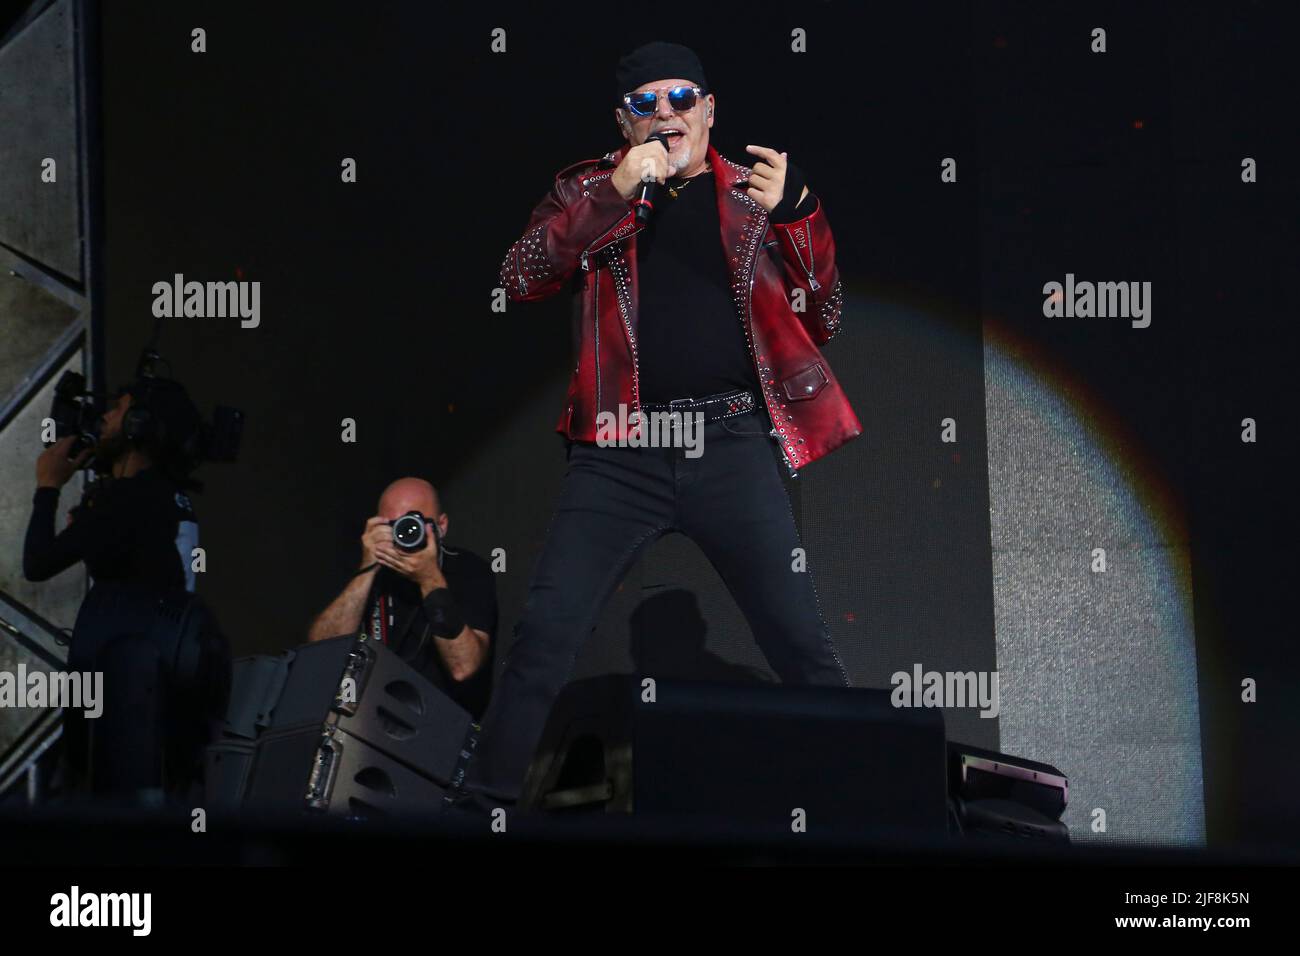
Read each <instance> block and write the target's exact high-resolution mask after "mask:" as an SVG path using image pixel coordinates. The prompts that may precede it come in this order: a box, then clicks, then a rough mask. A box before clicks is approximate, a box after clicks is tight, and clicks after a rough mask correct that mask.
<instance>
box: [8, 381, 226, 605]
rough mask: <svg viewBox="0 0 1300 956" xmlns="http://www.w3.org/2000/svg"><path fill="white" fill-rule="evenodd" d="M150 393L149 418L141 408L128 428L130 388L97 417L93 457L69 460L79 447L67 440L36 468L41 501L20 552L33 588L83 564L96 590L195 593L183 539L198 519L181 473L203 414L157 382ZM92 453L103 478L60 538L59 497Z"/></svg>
mask: <svg viewBox="0 0 1300 956" xmlns="http://www.w3.org/2000/svg"><path fill="white" fill-rule="evenodd" d="M149 386H150V388H151V390H152V394H151V395H150V396H149V409H148V412H147V413H146V412H145V411H144V410H143V408H141V407H137V408H136V411H135V413H134V416H133V418H132V419H131V421H130V422H128V421H127V418H128V415H131V408H132V404H133V402H134V401H135V397H134V396H133V394H132V391H131V390H130V389H123V390H122V391H121V392H120V393H119V394H118V396H117V397H116V398H115V399H114V400H113V401H112V402H110V404H109V407H108V410H107V411H105V412H104V414H103V416H102V418H101V419H100V430H99V439H98V442H97V443H96V444H95V446H94V447H93V448H92V449H88V450H86V451H84V452H82V453H81V454H80V455H78V456H77V458H75V459H72V460H70V459H69V458H68V451H69V449H70V448H71V447H72V443H73V441H74V440H75V439H74V437H73V436H70V435H69V436H66V437H64V438H61V439H59V440H58V441H57V442H55V443H54V444H53V445H52V446H50V447H49V448H47V449H45V451H44V452H43V453H42V454H41V456H40V457H39V458H38V459H37V460H36V496H35V499H34V502H33V508H32V517H31V521H30V522H29V523H28V525H27V538H26V541H25V543H24V547H23V574H24V576H25V577H26V578H27V580H29V581H45V580H48V579H49V578H52V577H53V576H54V575H56V574H58V573H59V572H61V571H64V570H66V569H68V568H70V567H72V566H73V565H74V564H77V563H78V562H81V561H84V562H85V563H86V569H87V570H88V571H89V572H90V576H91V577H92V578H94V579H95V581H96V582H99V581H118V582H123V583H128V584H133V585H140V586H147V587H156V588H164V589H166V588H178V587H179V588H186V587H188V586H190V585H189V579H188V577H187V569H188V567H189V561H188V556H189V555H188V553H186V555H184V560H183V557H182V554H181V552H180V551H179V550H178V546H177V537H178V534H180V533H181V532H182V531H184V530H185V526H190V527H193V522H194V515H193V511H192V509H191V507H190V502H189V499H188V497H186V495H185V494H184V493H183V492H182V490H181V479H180V476H179V475H177V474H176V469H177V468H178V466H179V462H178V458H179V454H180V453H179V450H178V449H179V448H180V446H181V445H182V444H183V443H184V442H185V441H186V440H188V439H189V438H190V437H191V436H192V435H193V434H194V433H195V432H197V430H198V428H199V424H200V416H199V413H198V410H197V409H196V408H195V406H194V404H193V402H191V401H190V399H189V396H188V395H186V394H185V391H184V388H183V387H182V386H181V385H180V384H179V383H175V382H170V381H166V380H154V381H152V382H150V383H149ZM135 388H136V389H137V390H138V389H139V388H140V386H135ZM146 420H147V421H148V423H149V424H145V421H146ZM92 455H93V456H94V467H95V469H96V471H98V472H100V474H101V475H102V476H103V477H102V478H101V480H100V481H98V482H96V484H95V485H94V486H93V487H92V488H91V489H90V491H89V492H88V494H87V495H86V497H85V499H84V500H83V501H82V502H81V504H79V505H77V506H76V507H74V508H73V509H72V512H71V513H70V515H69V524H68V526H67V527H66V528H65V529H64V530H62V531H60V532H57V533H56V531H55V527H54V524H55V514H56V512H57V511H58V505H59V492H60V490H61V489H62V488H63V486H64V485H65V484H67V482H68V481H69V479H71V478H72V476H73V475H74V474H76V472H77V470H78V469H79V468H81V467H82V465H83V464H85V463H86V461H87V460H88V459H89V458H90V457H91V456H92Z"/></svg>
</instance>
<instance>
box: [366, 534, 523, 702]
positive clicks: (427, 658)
mask: <svg viewBox="0 0 1300 956" xmlns="http://www.w3.org/2000/svg"><path fill="white" fill-rule="evenodd" d="M453 551H454V552H455V553H453ZM442 574H443V577H445V578H446V579H447V587H448V588H449V589H450V591H451V593H452V596H453V597H454V598H455V599H456V604H457V606H458V607H459V608H460V612H461V614H462V616H463V617H464V618H465V623H466V624H467V625H469V626H470V627H472V628H474V629H475V630H479V631H483V632H485V633H486V634H487V635H488V653H487V658H486V659H485V660H484V661H483V664H482V666H481V667H480V668H479V669H478V671H477V672H475V673H474V674H473V675H472V676H471V677H468V678H466V679H465V680H463V681H457V680H453V679H452V677H451V675H450V674H449V673H448V672H447V668H446V665H445V664H444V663H443V660H442V655H441V654H440V653H439V652H438V647H437V644H436V642H437V641H440V640H443V638H439V637H435V636H434V635H433V634H432V633H431V632H430V629H429V618H428V614H427V612H426V611H425V609H424V600H423V598H422V597H421V595H420V587H419V585H417V584H416V583H415V582H414V581H410V580H408V579H407V578H404V577H402V576H401V575H400V574H397V573H396V572H394V571H391V570H389V569H388V568H384V567H381V568H380V569H379V570H378V572H376V574H375V581H374V583H373V584H372V585H371V587H370V596H369V598H368V599H367V600H366V607H365V610H364V612H363V613H362V616H361V626H362V628H363V629H364V630H365V631H366V632H367V633H371V632H372V630H373V627H374V625H375V624H376V623H378V624H379V625H380V627H381V629H382V636H381V639H382V640H384V641H385V642H386V643H387V644H388V645H389V646H390V647H392V648H393V649H394V650H395V651H397V653H398V654H399V655H400V656H401V657H402V659H403V660H405V661H406V662H407V663H408V664H410V665H411V666H412V667H414V668H415V669H416V670H418V671H419V672H420V673H422V674H424V675H425V676H426V677H428V678H429V680H430V681H431V682H432V683H433V684H434V686H436V687H438V688H440V689H441V690H442V691H443V693H445V694H446V695H447V696H448V697H450V698H451V699H452V700H454V701H455V702H456V703H457V704H459V705H460V706H461V707H463V708H465V710H467V711H469V713H470V714H471V715H472V716H473V717H474V719H475V720H478V719H480V718H481V717H482V716H483V712H484V711H485V710H487V703H488V697H489V696H490V695H491V693H492V657H493V653H494V651H495V648H496V631H497V595H496V580H495V578H494V577H493V575H492V569H491V568H490V567H489V566H488V563H487V562H486V561H484V560H483V559H482V558H480V557H479V556H478V555H477V554H475V553H474V552H472V551H467V550H466V549H464V548H454V549H451V548H449V549H448V550H446V551H444V552H443V564H442ZM381 597H382V598H384V599H385V601H384V605H383V606H384V608H385V613H384V614H383V616H382V617H379V616H378V615H377V609H378V607H379V606H380V605H379V602H380V599H381Z"/></svg>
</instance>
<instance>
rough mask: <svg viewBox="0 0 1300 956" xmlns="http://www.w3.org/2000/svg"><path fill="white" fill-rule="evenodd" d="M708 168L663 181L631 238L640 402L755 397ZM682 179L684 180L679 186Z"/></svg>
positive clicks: (755, 384)
mask: <svg viewBox="0 0 1300 956" xmlns="http://www.w3.org/2000/svg"><path fill="white" fill-rule="evenodd" d="M714 179H715V177H714V175H713V173H712V172H711V171H705V172H703V173H700V174H699V175H697V176H692V177H691V178H690V179H689V180H680V179H669V180H668V182H669V184H670V185H673V186H675V187H676V188H677V198H676V199H673V198H672V197H671V196H670V194H669V192H668V188H667V187H666V186H661V187H660V189H659V199H658V200H657V201H656V203H655V213H654V215H653V216H652V217H651V219H650V223H649V225H647V226H646V228H645V229H643V230H642V231H641V232H639V233H637V237H636V253H637V340H638V341H637V346H638V351H637V365H638V374H639V379H640V393H641V401H643V402H667V401H671V400H672V399H675V398H701V397H703V396H705V395H714V394H717V393H718V392H729V391H734V390H735V389H738V388H747V389H749V390H750V391H752V392H753V393H754V394H755V395H758V394H759V388H758V378H757V376H756V375H755V373H754V363H753V361H752V359H751V358H750V355H749V348H748V345H747V344H746V342H745V330H744V326H743V325H742V324H741V323H742V320H741V317H740V316H739V315H738V314H737V312H736V305H735V302H734V301H733V298H732V293H731V287H730V283H731V273H730V270H729V269H728V267H727V258H726V251H725V250H724V249H723V248H722V224H721V221H720V220H719V218H718V193H717V186H716V184H715V183H714ZM683 183H685V185H682V184H683Z"/></svg>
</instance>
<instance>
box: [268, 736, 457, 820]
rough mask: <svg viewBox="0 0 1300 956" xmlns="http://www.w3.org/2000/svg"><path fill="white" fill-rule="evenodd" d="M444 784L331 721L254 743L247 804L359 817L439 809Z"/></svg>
mask: <svg viewBox="0 0 1300 956" xmlns="http://www.w3.org/2000/svg"><path fill="white" fill-rule="evenodd" d="M445 795H446V790H445V788H443V787H440V786H438V784H436V783H434V782H433V781H432V780H430V779H428V778H427V777H425V776H423V775H421V774H419V773H417V772H415V771H414V770H412V769H411V768H410V767H407V766H405V765H403V764H402V763H399V762H398V761H396V760H394V759H393V758H392V757H390V756H389V755H388V754H386V753H384V752H383V751H381V750H378V749H377V748H375V747H372V746H370V745H369V744H368V743H366V742H365V741H363V740H360V739H359V738H357V737H354V736H353V735H352V734H349V733H348V732H347V731H345V730H342V729H341V728H340V727H338V726H336V725H334V724H324V725H320V726H317V727H315V728H311V727H299V728H296V729H293V730H284V731H271V732H269V733H267V734H265V735H263V736H262V738H261V740H259V741H258V743H257V752H256V755H255V756H254V758H253V766H252V771H251V773H250V775H249V783H248V790H247V797H246V800H245V803H246V804H250V805H256V806H258V807H263V808H282V809H286V810H288V809H305V810H314V811H319V812H325V813H330V814H335V815H339V816H347V817H355V818H360V819H376V818H383V817H388V816H393V815H400V814H418V813H438V812H440V811H441V810H442V798H443V797H444V796H445Z"/></svg>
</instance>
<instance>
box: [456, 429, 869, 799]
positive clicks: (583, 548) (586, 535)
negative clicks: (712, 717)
mask: <svg viewBox="0 0 1300 956" xmlns="http://www.w3.org/2000/svg"><path fill="white" fill-rule="evenodd" d="M769 429H770V426H769V424H768V419H767V415H766V412H764V411H762V410H761V409H760V410H757V411H754V412H751V413H749V414H747V415H740V416H736V417H734V418H726V419H721V420H719V421H714V422H710V423H709V424H707V425H705V426H704V427H703V429H702V432H703V440H702V442H701V444H700V448H701V449H702V454H699V455H698V457H690V456H689V454H688V450H687V449H685V448H680V447H677V448H626V447H600V446H598V445H595V444H591V443H585V442H574V443H571V444H570V446H569V464H568V472H567V474H566V475H565V478H564V486H563V488H562V490H561V493H560V499H559V503H558V505H557V506H556V510H555V514H554V517H553V518H552V520H551V526H550V529H549V531H548V532H547V536H546V543H545V545H544V546H543V549H542V555H541V557H540V559H539V561H538V564H537V567H536V570H535V571H534V574H533V578H532V583H531V584H530V586H529V591H528V598H527V601H526V602H525V604H524V610H523V615H522V618H521V621H520V623H519V626H518V628H517V638H516V641H515V643H514V646H513V647H511V648H510V651H509V653H508V656H507V657H506V661H505V667H504V670H503V672H502V675H501V679H500V681H499V683H498V684H497V686H496V688H495V690H494V691H493V695H492V701H491V703H490V704H489V705H488V710H487V713H486V714H485V715H484V717H483V721H482V727H483V732H482V734H481V736H480V741H479V745H478V747H477V749H476V752H475V754H474V757H473V758H472V759H471V760H470V762H469V765H468V767H467V770H466V778H465V787H466V789H467V790H469V791H471V792H473V793H477V794H481V795H486V796H488V797H490V798H492V799H495V800H498V801H507V802H510V801H514V800H517V799H518V796H519V790H520V787H521V785H522V783H523V779H524V775H525V773H526V772H527V769H528V764H529V763H530V761H531V760H532V757H533V753H534V751H535V750H536V748H537V743H538V740H539V739H540V737H541V734H542V730H543V728H544V725H545V722H546V719H547V716H548V714H549V713H550V710H551V705H552V704H553V703H554V701H555V698H556V696H557V695H558V694H559V692H560V690H561V689H562V688H563V687H564V684H565V683H566V682H567V680H568V678H569V674H570V672H571V671H572V669H573V662H574V658H575V657H576V656H577V653H578V651H579V650H580V649H581V647H582V645H583V643H584V642H585V641H586V640H587V638H588V637H589V636H590V634H591V632H592V629H593V628H594V627H595V625H596V621H597V619H598V617H599V615H600V612H601V609H602V608H603V607H604V605H605V602H606V601H607V600H608V599H609V596H610V595H611V594H612V593H613V591H614V589H615V588H616V587H617V586H618V584H619V582H620V581H621V580H622V579H623V578H624V576H625V575H626V574H627V571H628V569H629V568H630V567H631V566H632V565H633V563H634V562H635V561H636V559H637V557H638V556H639V555H640V553H641V552H642V550H643V549H645V548H646V547H647V546H648V545H649V544H651V543H652V542H653V541H654V540H655V539H656V538H659V537H661V536H663V535H665V534H668V533H670V532H674V531H677V532H681V533H683V534H686V535H687V536H689V537H690V538H691V539H692V540H693V541H695V543H696V544H697V545H699V547H700V549H701V550H702V551H703V552H704V554H705V555H706V556H707V557H708V559H709V560H710V561H711V562H712V564H713V566H714V568H716V569H717V571H718V574H719V575H720V576H721V578H722V580H723V582H724V583H725V584H726V585H727V588H728V589H729V590H730V592H731V595H732V597H733V598H734V599H735V601H736V604H737V605H738V606H739V607H740V609H741V611H742V612H743V613H744V615H745V618H746V620H747V621H748V622H749V626H750V629H751V630H752V632H753V634H754V637H755V639H756V640H757V641H758V645H759V647H760V648H761V649H762V652H763V654H764V655H765V656H766V658H767V661H768V663H769V664H770V665H771V666H772V669H773V670H774V671H776V673H777V675H778V676H779V677H780V678H781V680H782V681H784V682H786V683H790V684H824V685H834V686H839V687H844V686H848V685H849V678H848V673H847V671H845V669H844V665H843V663H842V662H841V661H840V658H839V655H838V654H836V652H835V647H834V646H833V645H832V643H831V640H830V632H829V630H828V628H827V627H826V624H825V622H824V621H823V620H822V616H821V612H820V608H819V606H818V602H817V595H816V592H815V591H814V588H813V582H812V577H811V574H810V573H809V572H807V571H805V570H795V567H796V557H795V554H794V553H793V552H794V549H795V548H797V547H800V543H799V537H798V531H797V529H796V528H795V522H794V515H793V512H792V511H791V508H790V499H789V496H788V495H787V494H786V490H785V486H784V485H783V484H782V482H781V469H783V468H784V465H783V464H781V462H780V459H779V451H778V449H777V446H776V443H775V441H774V440H773V439H772V438H771V437H770V435H769Z"/></svg>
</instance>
